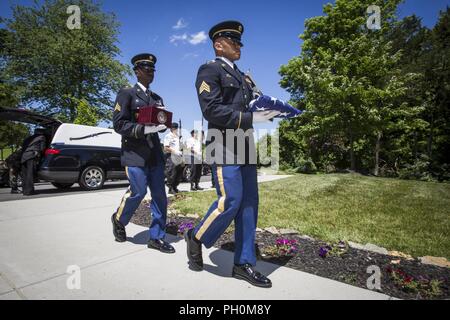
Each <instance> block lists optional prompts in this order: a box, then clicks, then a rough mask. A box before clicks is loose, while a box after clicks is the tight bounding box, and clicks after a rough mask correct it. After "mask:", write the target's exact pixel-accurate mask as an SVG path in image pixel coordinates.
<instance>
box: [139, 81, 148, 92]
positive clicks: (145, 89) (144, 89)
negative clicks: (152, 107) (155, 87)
mask: <svg viewBox="0 0 450 320" xmlns="http://www.w3.org/2000/svg"><path fill="white" fill-rule="evenodd" d="M137 84H138V86H139V88H141V89H142V91H144V92H147V90H148V91H150V87H149V88H148V89H147V88H146V87H145V86H144V85H143V84H142V83H140V82H138V83H137Z"/></svg>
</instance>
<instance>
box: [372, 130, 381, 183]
mask: <svg viewBox="0 0 450 320" xmlns="http://www.w3.org/2000/svg"><path fill="white" fill-rule="evenodd" d="M382 136H383V134H382V133H381V132H378V133H377V141H376V143H375V168H374V170H373V174H374V175H375V176H378V174H379V170H380V145H381V137H382Z"/></svg>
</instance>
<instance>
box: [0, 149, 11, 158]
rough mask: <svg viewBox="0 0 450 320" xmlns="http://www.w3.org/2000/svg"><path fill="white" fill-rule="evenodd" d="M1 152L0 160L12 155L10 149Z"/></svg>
mask: <svg viewBox="0 0 450 320" xmlns="http://www.w3.org/2000/svg"><path fill="white" fill-rule="evenodd" d="M2 151H3V152H0V160H5V159H6V158H8V157H9V155H10V154H11V153H12V149H10V148H7V149H3V150H2Z"/></svg>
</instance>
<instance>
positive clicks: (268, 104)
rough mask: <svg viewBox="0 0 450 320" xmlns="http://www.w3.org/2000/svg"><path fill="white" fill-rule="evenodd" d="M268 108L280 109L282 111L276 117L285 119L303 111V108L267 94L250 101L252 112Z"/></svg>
mask: <svg viewBox="0 0 450 320" xmlns="http://www.w3.org/2000/svg"><path fill="white" fill-rule="evenodd" d="M267 110H276V111H280V112H281V113H280V114H279V115H278V116H276V117H275V118H283V119H288V118H294V117H296V116H298V115H299V114H301V113H302V112H303V111H302V110H298V109H296V108H294V107H293V106H291V105H290V104H288V103H286V102H284V101H282V100H279V99H277V98H274V97H269V96H265V95H262V96H260V97H258V98H256V99H255V100H252V102H250V110H249V111H250V112H255V111H267Z"/></svg>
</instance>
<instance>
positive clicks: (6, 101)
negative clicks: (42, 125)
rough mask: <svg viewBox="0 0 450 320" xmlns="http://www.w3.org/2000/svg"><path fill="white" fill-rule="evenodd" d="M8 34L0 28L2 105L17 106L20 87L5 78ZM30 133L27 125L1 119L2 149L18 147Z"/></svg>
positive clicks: (0, 138)
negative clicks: (5, 40)
mask: <svg viewBox="0 0 450 320" xmlns="http://www.w3.org/2000/svg"><path fill="white" fill-rule="evenodd" d="M6 36H7V31H6V30H5V29H0V107H7V108H16V107H17V106H18V105H19V102H20V88H18V87H17V86H14V85H12V84H10V83H8V82H6V81H5V80H4V79H6V78H7V76H6V72H5V50H6V48H5V46H4V45H3V44H4V39H5V38H6ZM28 135H29V130H28V128H27V126H25V125H23V124H18V123H12V122H11V121H4V120H0V149H3V148H7V147H13V148H14V149H15V148H18V147H19V146H20V145H21V144H22V142H23V140H24V139H25V138H26V137H27V136H28Z"/></svg>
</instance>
